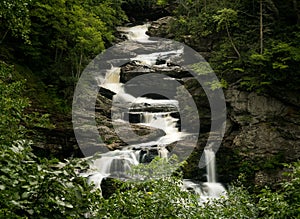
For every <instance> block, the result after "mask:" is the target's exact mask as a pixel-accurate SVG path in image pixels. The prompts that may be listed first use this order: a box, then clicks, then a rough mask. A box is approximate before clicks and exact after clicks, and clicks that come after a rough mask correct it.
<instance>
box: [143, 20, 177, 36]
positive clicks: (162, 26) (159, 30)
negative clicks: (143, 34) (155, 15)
mask: <svg viewBox="0 0 300 219" xmlns="http://www.w3.org/2000/svg"><path fill="white" fill-rule="evenodd" d="M174 21H175V18H174V17H171V16H167V17H162V18H160V19H158V20H156V21H153V22H151V26H150V27H149V29H148V31H147V34H148V35H149V36H154V37H162V38H168V39H172V38H174V35H173V34H172V33H169V29H170V24H171V23H172V22H174Z"/></svg>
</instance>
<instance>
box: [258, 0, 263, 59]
mask: <svg viewBox="0 0 300 219" xmlns="http://www.w3.org/2000/svg"><path fill="white" fill-rule="evenodd" d="M262 6H263V5H262V0H260V1H259V11H260V12H259V32H260V34H259V35H260V54H263V50H264V35H263V34H264V33H263V7H262Z"/></svg>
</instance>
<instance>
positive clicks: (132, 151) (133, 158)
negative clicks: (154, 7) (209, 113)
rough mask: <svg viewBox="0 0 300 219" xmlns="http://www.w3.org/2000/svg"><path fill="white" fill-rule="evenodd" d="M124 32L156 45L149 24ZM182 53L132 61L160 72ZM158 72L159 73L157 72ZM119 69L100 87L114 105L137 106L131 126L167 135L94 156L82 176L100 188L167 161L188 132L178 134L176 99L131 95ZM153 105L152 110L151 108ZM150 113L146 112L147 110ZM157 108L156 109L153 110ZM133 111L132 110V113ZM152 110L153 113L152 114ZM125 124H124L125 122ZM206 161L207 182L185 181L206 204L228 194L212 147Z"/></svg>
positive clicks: (102, 80) (147, 55) (110, 72)
mask: <svg viewBox="0 0 300 219" xmlns="http://www.w3.org/2000/svg"><path fill="white" fill-rule="evenodd" d="M118 29H119V31H122V32H123V33H124V34H125V35H126V37H127V38H128V39H129V40H132V41H137V42H139V43H148V44H147V45H151V44H149V43H151V42H153V41H150V40H149V36H147V35H146V31H147V29H148V24H146V25H139V26H135V27H122V28H118ZM182 54H183V48H182V49H180V48H179V49H177V50H172V51H162V52H155V53H153V52H152V53H147V52H145V54H139V55H136V56H134V57H133V58H131V59H130V60H131V61H138V63H142V64H143V65H147V66H154V67H155V68H153V69H159V68H160V67H163V68H168V65H167V63H169V62H170V60H172V58H173V59H174V57H176V58H177V57H179V56H181V55H182ZM161 59H163V60H164V61H165V63H164V64H162V65H159V64H157V65H156V63H157V60H161ZM158 71H159V70H158ZM120 72H121V68H120V67H115V66H113V65H112V66H111V68H110V69H109V70H107V71H106V74H105V77H104V78H103V77H101V76H99V78H98V81H99V82H100V83H99V85H100V86H101V87H103V88H106V89H108V90H111V91H112V92H114V93H115V95H113V102H114V103H118V104H119V105H122V106H124V104H123V103H134V104H135V106H134V107H132V108H131V109H129V113H127V114H126V118H129V119H130V116H131V120H132V122H131V123H135V124H137V125H138V124H140V125H142V126H149V127H152V128H154V129H161V130H163V131H164V133H165V135H164V136H162V137H159V138H158V139H155V140H153V139H152V140H151V141H149V142H143V143H138V144H131V145H129V146H126V147H123V148H122V149H121V150H115V151H110V152H107V153H104V154H100V155H95V156H94V157H92V158H90V168H89V170H88V171H87V172H86V173H84V174H82V175H83V176H85V177H88V182H89V183H93V184H95V187H96V188H100V189H101V182H102V180H103V179H104V178H106V177H118V178H127V177H129V176H128V174H127V173H128V171H130V170H131V168H132V166H135V165H138V164H139V163H148V162H151V160H152V159H153V157H154V156H159V157H161V158H165V159H167V158H168V156H169V150H168V149H167V146H168V145H170V144H171V143H175V142H177V141H180V140H181V139H183V137H184V136H185V135H187V134H186V133H184V132H182V131H179V128H178V127H177V124H178V121H179V119H178V116H175V115H174V113H175V114H176V113H178V114H179V112H178V109H179V104H178V101H177V100H175V99H173V100H169V99H163V98H162V99H151V98H146V97H134V96H132V95H131V94H129V93H126V91H125V89H124V84H122V83H120ZM131 106H132V105H131ZM149 106H150V107H149ZM147 107H149V108H150V110H149V108H148V110H145V109H147ZM152 109H155V110H152ZM130 110H132V111H130ZM151 110H152V111H151ZM121 115H122V116H123V117H122V116H120V117H121V118H118V119H120V120H122V119H123V120H122V121H124V120H125V113H123V112H122V114H121ZM172 115H173V116H174V117H176V118H174V117H172ZM124 124H125V123H124ZM204 154H205V159H206V164H207V165H206V171H207V182H205V183H195V182H193V181H191V180H188V179H185V180H183V188H184V189H188V190H189V189H192V190H193V191H194V192H195V193H196V194H197V195H199V201H200V202H206V201H207V200H209V199H210V198H219V197H220V196H221V195H226V191H225V188H224V187H223V186H222V185H221V184H220V183H217V182H216V161H215V153H214V151H213V150H212V149H211V148H207V149H205V150H204Z"/></svg>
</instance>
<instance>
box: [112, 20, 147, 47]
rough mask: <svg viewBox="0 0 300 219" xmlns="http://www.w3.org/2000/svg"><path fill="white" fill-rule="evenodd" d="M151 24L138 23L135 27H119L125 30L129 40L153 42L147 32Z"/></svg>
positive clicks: (122, 30)
mask: <svg viewBox="0 0 300 219" xmlns="http://www.w3.org/2000/svg"><path fill="white" fill-rule="evenodd" d="M149 26H150V24H148V23H147V24H144V25H138V26H134V27H119V28H118V31H120V32H123V33H124V35H125V36H126V37H127V39H128V40H133V41H137V42H151V41H149V36H148V35H147V34H146V32H147V30H148V28H149Z"/></svg>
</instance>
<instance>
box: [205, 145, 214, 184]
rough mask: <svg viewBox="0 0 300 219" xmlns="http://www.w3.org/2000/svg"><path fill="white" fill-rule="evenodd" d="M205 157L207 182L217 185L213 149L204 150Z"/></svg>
mask: <svg viewBox="0 0 300 219" xmlns="http://www.w3.org/2000/svg"><path fill="white" fill-rule="evenodd" d="M204 155H205V159H206V173H207V182H208V183H215V182H216V157H215V152H214V151H213V150H211V149H204Z"/></svg>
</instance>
